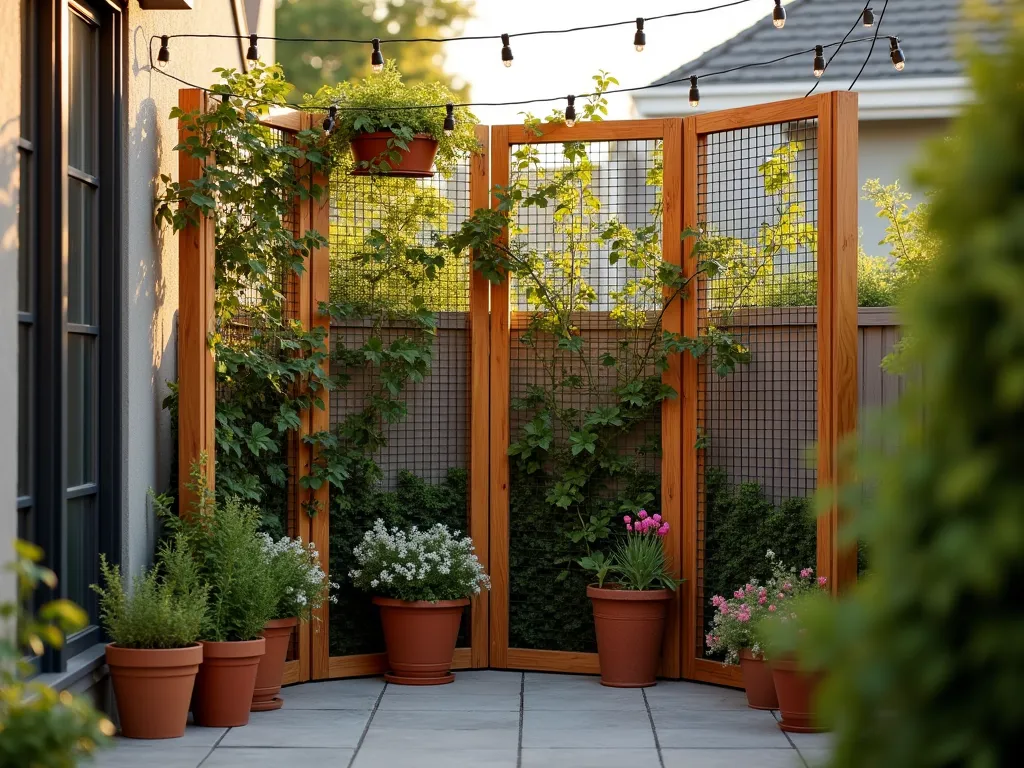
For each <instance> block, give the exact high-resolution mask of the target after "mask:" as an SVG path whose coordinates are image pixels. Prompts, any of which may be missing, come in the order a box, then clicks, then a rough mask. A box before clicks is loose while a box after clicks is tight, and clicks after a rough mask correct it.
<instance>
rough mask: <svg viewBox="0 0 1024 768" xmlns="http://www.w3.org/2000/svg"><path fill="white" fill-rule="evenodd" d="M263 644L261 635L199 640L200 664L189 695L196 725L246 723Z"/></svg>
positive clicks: (224, 726)
mask: <svg viewBox="0 0 1024 768" xmlns="http://www.w3.org/2000/svg"><path fill="white" fill-rule="evenodd" d="M266 647H267V641H266V640H264V639H263V638H262V637H261V638H258V639H256V640H245V641H242V642H237V643H211V642H206V641H203V666H202V667H201V668H200V669H199V675H198V676H197V677H196V692H195V695H194V696H193V697H192V716H193V719H194V720H195V722H196V725H202V726H205V727H207V728H233V727H235V726H239V725H245V724H247V723H248V722H249V707H251V706H252V692H253V689H254V688H255V687H256V669H257V668H258V667H259V664H260V658H261V657H262V656H263V654H264V652H265V651H266Z"/></svg>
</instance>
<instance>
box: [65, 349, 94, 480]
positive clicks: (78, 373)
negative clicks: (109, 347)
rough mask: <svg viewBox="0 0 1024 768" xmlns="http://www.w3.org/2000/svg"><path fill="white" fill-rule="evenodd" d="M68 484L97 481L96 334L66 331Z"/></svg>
mask: <svg viewBox="0 0 1024 768" xmlns="http://www.w3.org/2000/svg"><path fill="white" fill-rule="evenodd" d="M67 424H68V456H67V460H68V487H69V488H73V487H75V486H76V485H82V484H83V483H91V482H95V480H96V471H95V467H94V465H95V463H96V337H95V336H85V335H82V334H77V333H69V334H68V422H67Z"/></svg>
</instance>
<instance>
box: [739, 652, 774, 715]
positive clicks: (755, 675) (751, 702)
mask: <svg viewBox="0 0 1024 768" xmlns="http://www.w3.org/2000/svg"><path fill="white" fill-rule="evenodd" d="M740 673H741V674H742V675H743V688H744V689H745V690H746V692H747V706H748V707H750V708H751V709H778V708H779V699H778V697H777V696H776V695H775V681H774V680H772V669H771V667H769V666H768V662H766V661H765V660H764V656H755V655H754V654H752V653H751V652H750V651H749V650H748V649H746V648H744V649H743V650H742V651H740Z"/></svg>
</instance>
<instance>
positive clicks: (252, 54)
mask: <svg viewBox="0 0 1024 768" xmlns="http://www.w3.org/2000/svg"><path fill="white" fill-rule="evenodd" d="M256 39H257V38H256V35H249V50H248V51H246V54H245V58H246V60H247V61H259V58H260V53H259V51H258V50H257V49H256Z"/></svg>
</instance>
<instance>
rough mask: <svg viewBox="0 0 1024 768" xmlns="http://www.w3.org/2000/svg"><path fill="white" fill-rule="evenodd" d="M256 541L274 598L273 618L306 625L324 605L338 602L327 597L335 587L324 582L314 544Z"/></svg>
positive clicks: (263, 537) (268, 539) (264, 537)
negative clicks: (265, 564)
mask: <svg viewBox="0 0 1024 768" xmlns="http://www.w3.org/2000/svg"><path fill="white" fill-rule="evenodd" d="M259 537H260V544H261V545H262V547H263V554H264V555H265V556H266V560H267V567H268V568H269V570H270V574H271V579H272V580H273V582H274V589H275V593H276V595H277V607H276V608H275V610H274V616H273V618H275V619H290V618H292V617H296V618H298V619H300V620H302V621H308V620H309V619H310V617H311V616H312V615H313V611H315V610H316V609H317V608H320V607H321V606H322V605H323V604H324V603H325V602H327V601H330V602H332V603H336V602H337V601H338V598H337V597H335V596H333V595H331V594H330V592H331V590H334V589H337V588H338V585H337V584H335V583H333V582H331V581H329V580H328V579H327V574H325V573H324V571H323V568H321V567H320V554H319V553H318V552H317V551H316V546H315V545H314V544H312V543H309V544H303V543H302V539H301V538H297V539H289V538H288V537H287V536H285V537H283V538H281V539H278V540H277V541H274V539H273V538H271V537H270V536H269V535H267V534H266V533H260V534H259Z"/></svg>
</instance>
